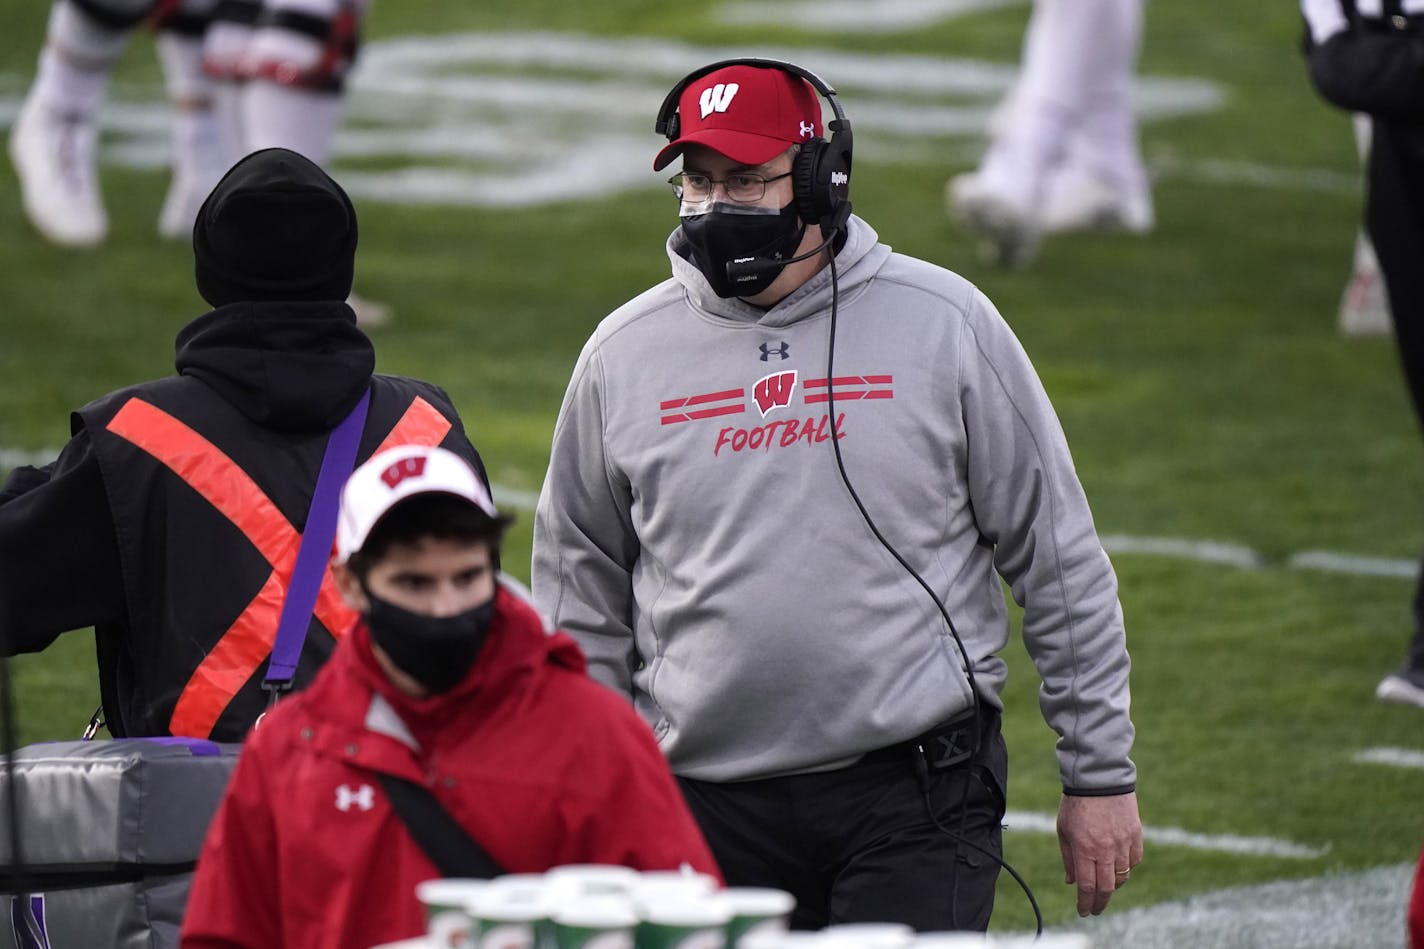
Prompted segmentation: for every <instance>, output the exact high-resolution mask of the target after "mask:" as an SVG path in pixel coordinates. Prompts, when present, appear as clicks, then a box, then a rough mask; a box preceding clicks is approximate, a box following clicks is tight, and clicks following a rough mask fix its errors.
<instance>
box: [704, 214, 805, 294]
mask: <svg viewBox="0 0 1424 949" xmlns="http://www.w3.org/2000/svg"><path fill="white" fill-rule="evenodd" d="M682 233H683V236H684V237H686V238H687V243H688V244H689V245H690V246H691V248H692V263H693V265H694V266H695V267H696V268H697V269H698V270H700V271H702V275H703V276H704V277H706V278H707V282H708V283H709V284H711V285H712V292H713V293H715V294H717V296H719V297H754V296H756V295H757V294H758V293H761V292H762V291H763V290H765V289H766V288H767V287H769V286H771V284H772V281H774V280H775V279H776V278H777V277H779V276H780V275H781V271H782V269H784V267H785V264H783V265H782V266H780V267H764V268H758V269H757V270H756V271H755V272H754V273H747V274H744V275H739V279H737V280H736V281H735V282H734V281H733V280H732V278H731V277H729V276H728V275H727V264H729V263H731V262H732V261H734V260H745V259H747V258H758V259H760V260H766V261H776V260H789V259H790V258H791V257H793V256H795V254H796V248H797V247H799V246H800V244H801V236H802V235H803V234H805V233H806V225H805V224H803V223H802V222H801V216H800V215H799V214H797V213H796V205H795V204H794V203H793V204H788V205H787V206H786V207H784V208H782V209H781V210H780V211H772V210H771V209H769V208H759V207H747V206H746V205H738V204H723V203H721V202H718V203H715V204H713V205H712V208H711V210H709V211H706V212H703V213H701V214H686V215H683V218H682Z"/></svg>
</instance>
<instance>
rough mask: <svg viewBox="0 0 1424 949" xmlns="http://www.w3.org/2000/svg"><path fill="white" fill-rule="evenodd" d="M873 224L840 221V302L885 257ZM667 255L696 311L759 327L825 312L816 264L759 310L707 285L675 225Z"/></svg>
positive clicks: (826, 282)
mask: <svg viewBox="0 0 1424 949" xmlns="http://www.w3.org/2000/svg"><path fill="white" fill-rule="evenodd" d="M879 240H880V239H879V236H878V235H877V234H876V233H875V229H874V228H872V227H871V226H870V225H869V224H867V223H866V222H865V220H864V219H862V218H859V217H856V216H855V215H851V217H850V220H849V221H848V222H847V224H846V240H845V243H844V244H843V245H842V246H841V249H840V250H839V251H838V252H837V253H836V282H837V284H838V288H837V289H838V293H839V294H840V302H841V305H842V306H844V305H845V304H846V302H847V301H848V300H849V298H851V297H852V296H854V295H857V294H858V293H859V292H860V291H862V290H864V289H865V287H866V286H868V285H869V283H870V281H871V279H872V278H874V276H875V274H876V273H877V272H878V271H879V270H880V268H881V267H882V266H884V264H885V261H886V260H888V259H889V258H890V247H889V246H888V245H885V244H881V243H879ZM667 255H668V259H669V260H670V261H672V276H673V279H674V280H676V281H677V282H678V283H679V284H681V285H682V288H683V290H684V291H685V293H686V294H687V300H688V303H689V304H691V305H692V307H693V308H694V309H696V310H697V311H699V312H700V313H704V314H706V315H707V316H710V317H713V318H714V319H719V320H728V321H731V322H734V323H743V324H746V323H757V324H760V325H762V326H789V325H790V324H792V323H796V322H799V321H800V320H803V319H805V318H807V317H812V316H818V315H820V314H823V313H827V312H829V311H830V307H831V268H830V267H829V266H827V267H822V268H821V269H820V270H819V271H817V272H816V273H815V274H813V275H812V276H811V279H810V280H807V281H806V282H805V283H804V284H802V285H801V286H799V287H797V288H796V289H795V290H793V291H792V292H791V293H789V294H787V295H786V296H785V297H784V298H782V299H781V300H780V301H779V302H777V304H776V305H775V306H772V307H771V308H769V309H765V310H764V309H762V308H761V307H759V306H753V305H752V304H750V303H747V302H745V301H744V300H741V299H739V298H737V297H719V296H717V294H716V293H714V292H713V291H712V285H711V284H709V283H708V282H707V278H706V277H704V276H703V275H702V271H700V270H698V269H697V267H696V265H694V264H693V263H692V261H691V260H690V259H689V258H690V255H691V247H690V245H689V244H688V242H687V239H686V238H685V237H683V234H682V227H681V226H679V227H677V228H675V229H674V230H673V232H672V233H671V234H670V235H668V239H667Z"/></svg>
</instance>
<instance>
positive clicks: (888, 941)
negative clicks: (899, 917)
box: [821, 923, 915, 949]
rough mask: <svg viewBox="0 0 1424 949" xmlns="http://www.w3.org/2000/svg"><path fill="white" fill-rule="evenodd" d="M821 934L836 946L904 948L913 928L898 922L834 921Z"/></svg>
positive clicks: (908, 944) (913, 935)
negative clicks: (834, 922) (832, 924)
mask: <svg viewBox="0 0 1424 949" xmlns="http://www.w3.org/2000/svg"><path fill="white" fill-rule="evenodd" d="M821 934H822V935H823V936H825V937H826V938H827V939H829V940H831V941H832V942H833V943H834V944H835V945H836V946H842V945H844V946H847V947H849V946H859V947H860V949H906V947H908V946H910V945H912V944H913V942H914V939H915V931H914V929H912V928H911V927H909V926H905V925H902V924H900V923H836V924H835V925H834V926H827V927H826V928H825V929H823V930H821Z"/></svg>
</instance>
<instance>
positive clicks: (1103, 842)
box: [1058, 794, 1142, 916]
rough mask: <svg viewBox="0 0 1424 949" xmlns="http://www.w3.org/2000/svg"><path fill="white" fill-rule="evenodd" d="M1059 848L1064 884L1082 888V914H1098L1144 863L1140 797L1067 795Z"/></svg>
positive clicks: (1062, 808) (1061, 813) (1060, 817)
mask: <svg viewBox="0 0 1424 949" xmlns="http://www.w3.org/2000/svg"><path fill="white" fill-rule="evenodd" d="M1058 848H1059V849H1060V850H1061V851H1062V852H1063V871H1064V881H1063V882H1065V883H1068V884H1070V885H1071V884H1075V883H1076V884H1077V886H1078V915H1079V916H1090V915H1091V916H1097V915H1098V914H1099V913H1101V912H1102V911H1103V910H1104V909H1106V908H1107V905H1108V900H1110V899H1111V898H1112V895H1113V891H1115V890H1116V889H1117V888H1118V887H1120V886H1122V885H1123V884H1125V883H1126V882H1127V880H1128V877H1129V875H1130V874H1131V872H1132V868H1133V867H1135V866H1137V865H1138V864H1139V863H1141V862H1142V820H1141V819H1140V818H1139V817H1138V815H1137V795H1136V794H1115V795H1113V796H1111V797H1078V796H1074V795H1068V794H1065V795H1063V800H1062V802H1061V803H1060V804H1059V806H1058Z"/></svg>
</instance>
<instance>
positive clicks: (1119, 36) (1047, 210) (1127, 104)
mask: <svg viewBox="0 0 1424 949" xmlns="http://www.w3.org/2000/svg"><path fill="white" fill-rule="evenodd" d="M1100 23H1101V29H1100V30H1098V31H1097V32H1096V33H1094V34H1093V35H1092V36H1085V37H1084V42H1086V43H1087V44H1088V45H1089V48H1088V49H1087V51H1086V56H1087V63H1088V67H1089V72H1088V75H1087V80H1086V84H1085V87H1084V90H1083V91H1084V100H1083V104H1082V118H1081V122H1080V123H1079V125H1078V127H1077V128H1076V129H1075V131H1074V134H1073V137H1072V139H1071V142H1070V145H1069V147H1068V149H1067V151H1066V153H1065V155H1064V158H1063V161H1062V162H1060V163H1059V164H1058V165H1057V166H1056V167H1055V168H1054V169H1053V170H1052V171H1051V172H1050V177H1049V181H1048V185H1047V189H1046V193H1045V196H1044V212H1043V219H1044V220H1043V223H1044V231H1045V232H1046V233H1057V232H1062V231H1079V230H1120V231H1127V232H1129V233H1133V234H1145V233H1147V232H1149V231H1151V230H1152V227H1153V224H1154V213H1153V209H1152V191H1151V186H1150V183H1149V181H1148V176H1147V169H1146V166H1145V165H1144V163H1143V161H1142V151H1141V145H1140V143H1139V141H1138V133H1137V116H1136V113H1135V112H1134V110H1133V106H1132V82H1133V77H1134V75H1135V74H1136V71H1137V56H1138V53H1139V51H1140V50H1141V47H1142V0H1105V2H1103V4H1102V17H1101V20H1100Z"/></svg>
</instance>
